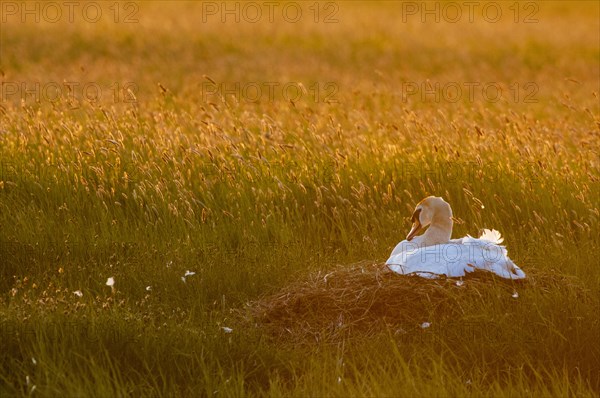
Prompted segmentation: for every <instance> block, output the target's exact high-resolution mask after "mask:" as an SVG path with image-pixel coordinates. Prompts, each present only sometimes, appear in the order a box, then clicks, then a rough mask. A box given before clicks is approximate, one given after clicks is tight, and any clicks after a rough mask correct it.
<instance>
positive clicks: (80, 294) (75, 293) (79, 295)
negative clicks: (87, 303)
mask: <svg viewBox="0 0 600 398" xmlns="http://www.w3.org/2000/svg"><path fill="white" fill-rule="evenodd" d="M73 294H74V295H76V296H77V297H83V293H82V292H81V290H75V291H74V292H73Z"/></svg>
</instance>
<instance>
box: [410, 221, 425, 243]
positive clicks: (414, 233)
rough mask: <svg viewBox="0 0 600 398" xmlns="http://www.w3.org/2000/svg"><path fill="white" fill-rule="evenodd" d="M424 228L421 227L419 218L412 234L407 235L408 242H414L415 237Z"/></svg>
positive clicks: (411, 231) (414, 224) (412, 229)
mask: <svg viewBox="0 0 600 398" xmlns="http://www.w3.org/2000/svg"><path fill="white" fill-rule="evenodd" d="M422 227H423V226H422V225H421V222H420V221H419V219H418V218H417V219H416V220H415V222H414V223H413V225H412V228H411V230H410V232H409V233H408V235H406V240H408V241H410V240H412V238H414V237H415V235H416V234H417V233H418V232H419V231H420V230H421V228H422Z"/></svg>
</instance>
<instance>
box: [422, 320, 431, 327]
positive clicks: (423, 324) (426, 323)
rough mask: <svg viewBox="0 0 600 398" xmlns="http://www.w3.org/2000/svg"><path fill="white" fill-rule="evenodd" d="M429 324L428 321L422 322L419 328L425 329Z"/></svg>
mask: <svg viewBox="0 0 600 398" xmlns="http://www.w3.org/2000/svg"><path fill="white" fill-rule="evenodd" d="M429 326H431V323H429V322H423V323H422V324H421V329H427V328H428V327H429Z"/></svg>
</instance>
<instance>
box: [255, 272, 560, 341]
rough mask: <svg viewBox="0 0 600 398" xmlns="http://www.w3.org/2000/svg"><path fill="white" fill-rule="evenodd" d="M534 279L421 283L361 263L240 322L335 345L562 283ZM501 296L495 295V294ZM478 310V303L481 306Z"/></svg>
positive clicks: (260, 305)
mask: <svg viewBox="0 0 600 398" xmlns="http://www.w3.org/2000/svg"><path fill="white" fill-rule="evenodd" d="M556 279H557V277H556V276H552V275H537V277H536V278H531V277H530V278H529V279H526V280H523V281H510V280H505V279H501V278H498V277H496V276H495V275H493V274H491V273H487V272H481V271H480V272H477V271H476V272H473V273H471V274H469V275H468V276H467V277H465V278H463V279H462V282H461V280H459V279H434V280H432V279H424V278H420V277H418V276H403V275H398V274H395V273H393V272H392V271H389V270H388V268H387V267H386V266H385V265H382V264H380V263H372V262H360V263H356V264H353V265H351V266H347V265H346V266H339V267H337V268H335V269H334V270H332V271H329V272H325V271H321V272H317V273H315V274H312V275H310V276H309V277H308V278H307V279H306V280H301V281H298V282H295V283H293V284H291V285H289V286H287V287H286V288H284V289H283V290H281V291H280V292H278V293H277V294H274V295H270V296H266V297H263V298H261V299H260V300H258V301H256V302H253V303H250V304H249V305H248V307H247V312H246V313H245V314H244V315H245V319H246V320H247V321H249V322H252V324H253V325H254V326H256V327H258V328H261V329H263V330H264V331H266V332H267V333H268V334H269V335H271V336H272V337H274V338H276V339H283V340H285V341H286V342H292V343H294V342H295V343H307V342H309V343H310V342H312V343H314V342H326V343H327V342H331V343H334V342H338V341H341V340H346V339H349V338H350V339H352V338H364V337H369V336H372V335H375V334H378V333H381V332H382V331H386V330H387V331H392V332H394V331H396V332H397V331H398V330H409V329H411V328H420V327H422V325H423V323H424V322H427V321H430V320H434V319H435V322H438V323H440V322H443V321H444V320H445V319H449V318H453V319H457V318H459V319H460V318H461V317H464V316H465V313H464V310H463V307H464V305H461V303H462V304H464V303H465V300H468V301H471V300H479V301H484V300H490V299H491V300H498V298H499V297H501V299H503V300H506V301H507V302H509V301H510V300H514V298H511V296H512V294H513V292H514V291H515V289H517V287H520V286H525V285H532V284H536V285H541V287H547V288H550V285H554V284H557V283H561V282H560V281H558V280H556ZM499 293H500V294H499ZM482 304H483V303H482Z"/></svg>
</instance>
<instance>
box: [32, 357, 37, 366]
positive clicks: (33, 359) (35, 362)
mask: <svg viewBox="0 0 600 398" xmlns="http://www.w3.org/2000/svg"><path fill="white" fill-rule="evenodd" d="M31 362H32V363H33V364H34V365H37V361H36V360H35V358H34V357H31Z"/></svg>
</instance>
